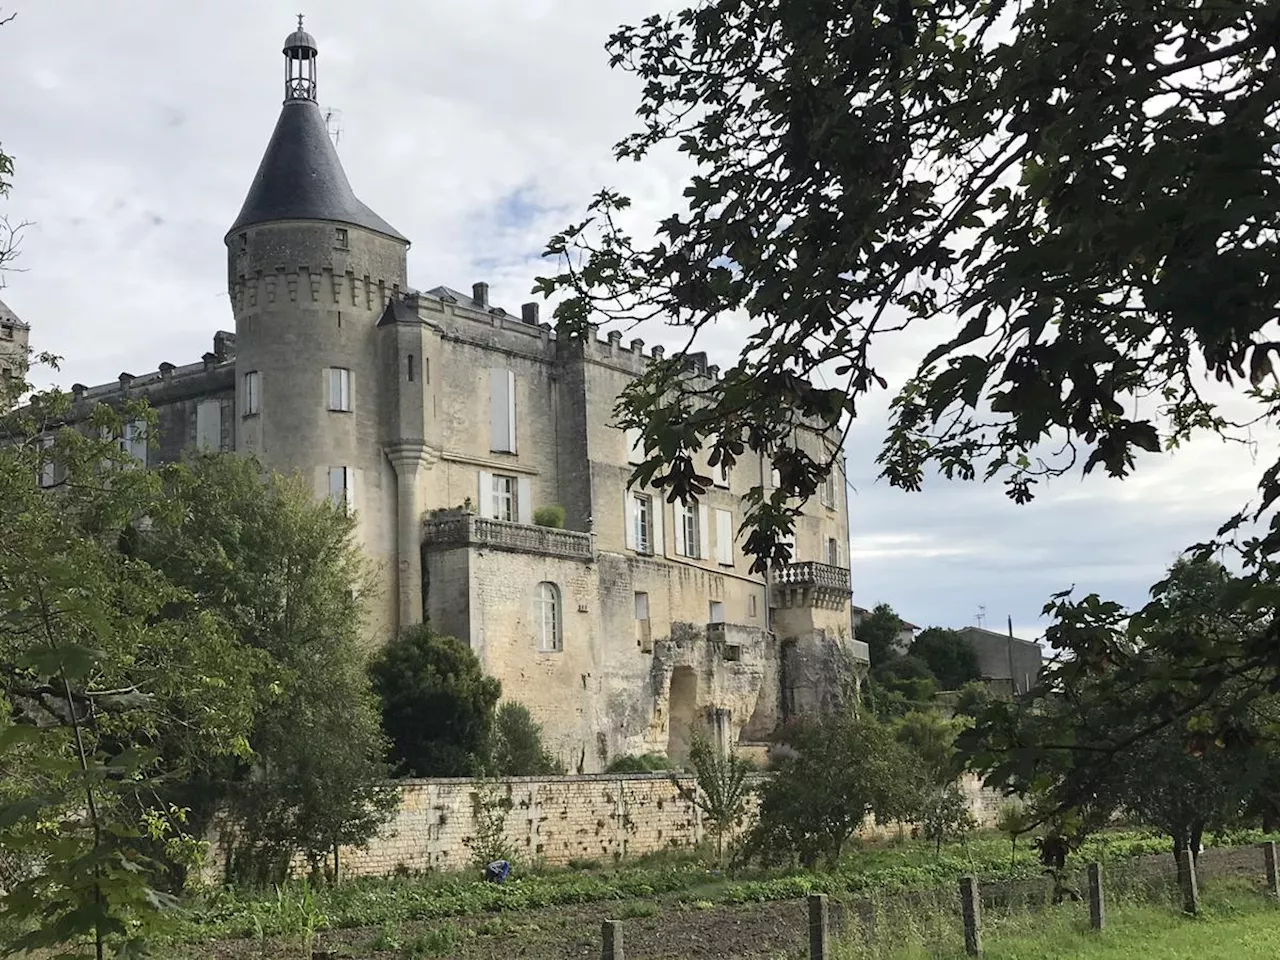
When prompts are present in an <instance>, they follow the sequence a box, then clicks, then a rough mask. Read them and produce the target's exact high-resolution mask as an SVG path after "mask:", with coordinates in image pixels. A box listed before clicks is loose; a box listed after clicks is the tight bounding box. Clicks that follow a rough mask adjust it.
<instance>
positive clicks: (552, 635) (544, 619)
mask: <svg viewBox="0 0 1280 960" xmlns="http://www.w3.org/2000/svg"><path fill="white" fill-rule="evenodd" d="M534 608H535V610H536V613H537V631H538V649H539V650H542V651H544V652H548V653H550V652H555V651H559V650H562V649H563V648H564V642H563V641H564V638H563V637H562V635H561V632H560V589H559V588H558V587H557V586H556V585H555V584H554V583H548V582H546V581H543V582H542V583H540V584H538V590H537V593H535V594H534Z"/></svg>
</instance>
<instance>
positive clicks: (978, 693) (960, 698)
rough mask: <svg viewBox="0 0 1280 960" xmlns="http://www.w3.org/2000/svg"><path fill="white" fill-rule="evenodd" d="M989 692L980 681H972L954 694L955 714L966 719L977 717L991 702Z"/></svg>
mask: <svg viewBox="0 0 1280 960" xmlns="http://www.w3.org/2000/svg"><path fill="white" fill-rule="evenodd" d="M991 699H992V698H991V691H990V690H988V689H987V685H986V684H985V683H983V682H982V681H981V680H972V681H970V682H969V683H966V684H965V685H964V686H962V687H961V688H960V689H959V690H958V691H957V692H956V698H955V712H956V713H957V714H963V715H965V716H968V717H978V716H979V715H981V713H982V711H983V710H985V709H986V708H987V704H988V703H990V702H991Z"/></svg>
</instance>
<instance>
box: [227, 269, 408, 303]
mask: <svg viewBox="0 0 1280 960" xmlns="http://www.w3.org/2000/svg"><path fill="white" fill-rule="evenodd" d="M400 292H401V291H400V284H399V283H398V282H393V281H388V280H387V279H385V278H382V277H372V276H370V275H369V274H363V275H360V276H357V275H356V273H355V272H354V271H352V270H347V271H340V270H335V269H334V268H333V267H331V266H324V267H316V268H312V267H309V266H307V265H305V264H302V265H297V266H287V265H280V266H277V267H276V268H275V270H273V271H265V270H256V271H254V272H253V273H251V274H243V273H242V274H239V275H238V276H236V277H234V278H232V281H231V302H232V306H233V308H234V309H235V311H236V313H237V314H240V313H243V312H246V311H253V310H260V309H263V308H267V307H272V306H275V305H277V304H284V303H302V304H319V305H325V306H333V307H339V308H341V307H344V306H345V307H352V308H356V309H364V310H369V311H376V310H381V309H382V308H383V307H384V306H385V305H386V303H387V300H388V299H390V298H391V297H396V296H399V295H400Z"/></svg>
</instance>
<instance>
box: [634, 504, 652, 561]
mask: <svg viewBox="0 0 1280 960" xmlns="http://www.w3.org/2000/svg"><path fill="white" fill-rule="evenodd" d="M632 521H633V523H634V530H633V533H634V535H635V546H634V547H633V548H632V549H634V550H638V551H639V552H640V553H653V498H652V497H650V496H649V495H648V494H644V493H637V494H634V495H633V496H632Z"/></svg>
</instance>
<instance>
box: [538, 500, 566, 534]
mask: <svg viewBox="0 0 1280 960" xmlns="http://www.w3.org/2000/svg"><path fill="white" fill-rule="evenodd" d="M533 522H534V523H536V524H537V525H538V526H540V527H554V528H555V529H557V530H563V529H564V507H562V506H560V505H559V504H552V505H551V506H547V507H539V508H538V509H537V510H535V511H533Z"/></svg>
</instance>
